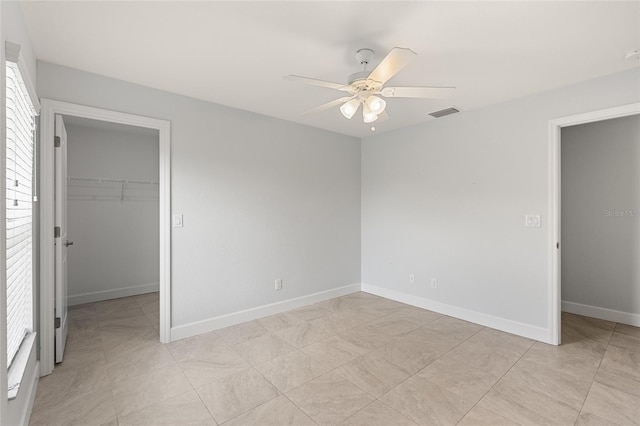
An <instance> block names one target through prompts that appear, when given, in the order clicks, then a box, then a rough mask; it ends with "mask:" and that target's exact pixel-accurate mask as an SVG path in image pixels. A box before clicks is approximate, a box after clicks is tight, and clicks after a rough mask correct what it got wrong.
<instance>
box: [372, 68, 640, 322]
mask: <svg viewBox="0 0 640 426" xmlns="http://www.w3.org/2000/svg"><path fill="white" fill-rule="evenodd" d="M639 87H640V78H639V72H638V69H634V70H631V71H627V72H623V73H619V74H615V75H610V76H607V77H603V78H599V79H596V80H592V81H588V82H584V83H581V84H577V85H574V86H569V87H566V88H562V89H558V90H554V91H550V92H546V93H541V94H538V95H535V96H529V97H526V98H522V99H518V100H514V101H511V102H507V103H503V104H500V105H495V106H491V107H487V108H483V109H479V110H475V111H469V112H463V113H461V114H459V115H453V116H449V117H445V118H442V119H439V120H435V121H432V122H430V123H427V124H424V125H420V126H415V127H411V128H406V129H403V130H398V131H393V132H389V133H384V134H379V135H375V136H371V137H369V138H367V139H364V140H363V142H362V282H363V283H365V284H370V285H375V286H379V287H382V288H385V289H389V290H394V291H397V292H400V293H403V294H408V295H412V296H417V297H421V298H425V299H428V300H433V301H436V302H440V303H445V304H448V305H452V306H455V307H460V308H465V309H467V310H470V311H473V312H477V313H482V314H487V315H491V316H493V317H497V318H500V319H504V320H508V321H512V322H514V321H515V322H517V323H521V324H524V325H529V326H533V327H544V328H547V327H548V326H549V324H548V319H549V312H548V301H549V285H548V283H549V255H550V253H549V250H550V249H551V247H550V244H549V241H548V232H549V230H548V214H547V212H548V209H549V205H548V200H549V183H548V174H549V168H548V162H549V148H548V144H549V138H548V126H549V120H550V119H553V118H557V117H564V116H568V115H572V114H577V113H581V112H586V111H593V110H598V109H604V108H608V107H613V106H619V105H623V104H629V103H632V102H637V101H638V100H640V93H639V90H638V88H639ZM487 90H490V88H487ZM528 213H529V214H536V213H537V214H540V215H541V216H542V227H541V228H525V227H524V216H525V214H528ZM410 273H413V274H415V279H416V282H415V283H414V284H411V283H409V280H408V275H409V274H410ZM430 277H436V278H437V279H438V280H439V288H438V289H432V288H431V286H430V284H429V278H430Z"/></svg>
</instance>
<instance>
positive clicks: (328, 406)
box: [287, 372, 374, 424]
mask: <svg viewBox="0 0 640 426" xmlns="http://www.w3.org/2000/svg"><path fill="white" fill-rule="evenodd" d="M287 396H288V397H289V399H291V401H293V403H294V404H296V405H297V406H298V407H300V409H302V411H304V412H305V413H306V414H307V415H309V417H311V418H312V419H313V420H314V421H315V422H316V423H318V424H336V423H339V422H341V421H343V420H345V419H346V418H348V417H350V416H351V415H353V414H354V413H356V412H357V411H359V410H360V409H361V408H363V407H364V406H366V405H367V404H369V403H371V402H373V400H374V398H373V397H371V396H370V395H369V394H367V393H366V392H364V391H362V390H361V389H359V388H358V387H357V386H355V385H354V384H352V383H350V382H348V381H347V380H345V379H343V378H342V377H340V376H338V375H337V374H335V373H331V372H329V373H326V374H324V375H322V376H320V377H318V378H317V379H314V380H312V381H310V382H309V383H306V384H304V385H302V386H300V387H297V388H295V389H294V390H292V391H289V392H287Z"/></svg>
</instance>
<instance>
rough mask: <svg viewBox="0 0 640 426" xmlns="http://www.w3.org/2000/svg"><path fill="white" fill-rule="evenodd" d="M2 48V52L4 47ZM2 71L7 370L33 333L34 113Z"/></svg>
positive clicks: (22, 90)
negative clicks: (4, 142) (4, 141)
mask: <svg viewBox="0 0 640 426" xmlns="http://www.w3.org/2000/svg"><path fill="white" fill-rule="evenodd" d="M7 47H8V46H7ZM17 62H18V61H15V62H13V61H10V60H9V58H8V60H7V65H6V166H5V167H6V168H5V173H6V176H5V180H6V183H5V189H6V194H5V195H6V199H5V202H6V210H5V211H6V253H5V255H6V262H7V264H6V283H7V362H8V365H7V367H11V364H12V362H13V361H14V359H15V358H16V354H17V353H18V350H19V349H20V345H21V344H22V342H23V340H24V338H25V337H26V336H27V334H29V333H30V332H31V331H33V220H32V219H33V186H32V183H33V164H34V161H33V156H34V140H35V116H36V110H35V108H34V106H33V104H32V102H31V98H30V95H29V91H28V90H27V87H26V85H25V82H24V80H23V78H22V74H21V72H20V67H19V66H18V63H17Z"/></svg>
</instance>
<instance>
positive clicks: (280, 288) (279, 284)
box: [276, 278, 282, 291]
mask: <svg viewBox="0 0 640 426" xmlns="http://www.w3.org/2000/svg"><path fill="white" fill-rule="evenodd" d="M280 290H282V278H278V279H277V280H276V291H280Z"/></svg>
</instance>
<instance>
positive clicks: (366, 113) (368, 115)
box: [362, 102, 378, 123]
mask: <svg viewBox="0 0 640 426" xmlns="http://www.w3.org/2000/svg"><path fill="white" fill-rule="evenodd" d="M362 118H363V119H364V122H365V123H373V122H374V121H376V120H377V119H378V114H376V113H375V112H373V111H371V108H369V105H367V103H366V102H365V103H364V104H363V105H362Z"/></svg>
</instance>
